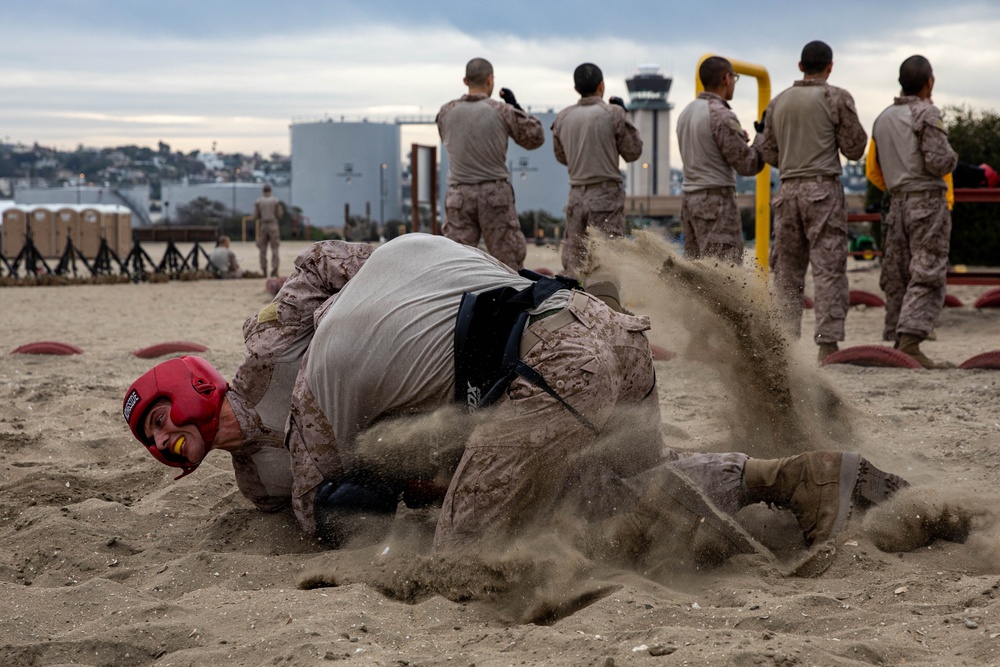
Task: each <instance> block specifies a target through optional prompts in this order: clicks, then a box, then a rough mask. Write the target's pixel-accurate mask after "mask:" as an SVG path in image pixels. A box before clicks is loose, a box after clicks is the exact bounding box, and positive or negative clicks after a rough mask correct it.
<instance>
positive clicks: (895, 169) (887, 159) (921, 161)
mask: <svg viewBox="0 0 1000 667" xmlns="http://www.w3.org/2000/svg"><path fill="white" fill-rule="evenodd" d="M872 138H873V139H875V146H876V148H877V151H876V153H877V155H878V163H879V167H880V168H881V169H882V174H883V176H885V183H886V186H888V188H889V191H890V192H893V193H896V192H919V191H922V190H942V191H943V190H946V189H947V188H948V185H947V184H946V183H945V181H944V178H942V177H943V176H944V175H945V174H949V173H951V172H952V171H954V169H955V166H956V165H957V164H958V154H957V153H955V151H954V150H952V148H951V144H949V143H948V134H947V132H946V130H945V127H944V122H943V121H942V120H941V113H940V112H939V111H938V109H937V107H935V106H934V105H933V104H931V103H930V102H928V101H927V100H922V99H920V98H919V97H916V96H906V97H897V98H896V99H895V101H894V103H893V104H892V106H890V107H889V108H887V109H886V110H885V111H883V112H882V113H881V114H880V115H879V117H878V118H876V119H875V126H874V127H873V128H872Z"/></svg>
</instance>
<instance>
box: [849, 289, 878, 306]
mask: <svg viewBox="0 0 1000 667" xmlns="http://www.w3.org/2000/svg"><path fill="white" fill-rule="evenodd" d="M848 298H849V299H850V304H851V305H852V306H868V307H869V308H885V301H884V300H883V299H882V297H880V296H879V295H878V294H872V293H871V292H866V291H864V290H860V289H852V290H851V291H850V292H849V293H848Z"/></svg>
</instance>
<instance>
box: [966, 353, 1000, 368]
mask: <svg viewBox="0 0 1000 667" xmlns="http://www.w3.org/2000/svg"><path fill="white" fill-rule="evenodd" d="M958 367H959V368H961V369H963V370H972V369H988V370H994V371H996V370H1000V350H990V351H989V352H983V353H982V354H977V355H976V356H974V357H969V358H968V359H966V360H965V361H963V362H962V363H961V364H959V366H958Z"/></svg>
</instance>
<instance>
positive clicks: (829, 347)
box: [816, 341, 840, 363]
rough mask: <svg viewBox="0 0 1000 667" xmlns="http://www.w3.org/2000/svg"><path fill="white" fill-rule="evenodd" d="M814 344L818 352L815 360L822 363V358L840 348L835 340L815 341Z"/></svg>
mask: <svg viewBox="0 0 1000 667" xmlns="http://www.w3.org/2000/svg"><path fill="white" fill-rule="evenodd" d="M816 346H817V347H818V348H819V352H818V353H817V355H816V361H818V362H819V363H823V360H824V359H826V358H827V357H829V356H830V355H831V354H833V353H834V352H836V351H838V350H839V349H840V347H839V346H838V345H837V341H833V342H832V343H817V344H816Z"/></svg>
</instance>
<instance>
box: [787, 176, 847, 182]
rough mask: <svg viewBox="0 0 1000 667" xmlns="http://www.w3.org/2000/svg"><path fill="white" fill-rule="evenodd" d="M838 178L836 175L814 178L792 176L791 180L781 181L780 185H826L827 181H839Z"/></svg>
mask: <svg viewBox="0 0 1000 667" xmlns="http://www.w3.org/2000/svg"><path fill="white" fill-rule="evenodd" d="M839 180H840V176H839V175H838V174H818V175H816V176H793V177H791V178H783V179H781V182H782V183H789V182H792V181H795V182H805V183H826V182H827V181H839Z"/></svg>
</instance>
